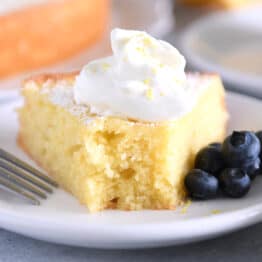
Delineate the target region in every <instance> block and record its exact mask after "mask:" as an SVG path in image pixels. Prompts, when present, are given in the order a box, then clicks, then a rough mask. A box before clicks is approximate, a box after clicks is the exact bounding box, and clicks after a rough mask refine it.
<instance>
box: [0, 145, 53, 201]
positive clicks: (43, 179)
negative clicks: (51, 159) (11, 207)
mask: <svg viewBox="0 0 262 262" xmlns="http://www.w3.org/2000/svg"><path fill="white" fill-rule="evenodd" d="M0 185H1V186H2V187H3V188H5V189H7V190H8V191H11V192H13V193H16V194H17V195H19V196H21V197H22V198H24V199H27V200H29V201H30V202H31V203H32V204H34V205H40V201H39V198H41V199H46V198H47V194H51V193H52V192H53V187H57V186H58V185H57V183H56V182H54V181H53V180H52V179H51V178H50V177H48V176H47V175H45V174H43V173H42V172H40V171H39V170H37V169H35V168H34V167H32V166H30V165H29V164H27V163H25V162H24V161H22V160H20V159H18V158H17V157H15V156H14V155H12V154H10V153H8V152H6V151H5V150H3V149H1V148H0Z"/></svg>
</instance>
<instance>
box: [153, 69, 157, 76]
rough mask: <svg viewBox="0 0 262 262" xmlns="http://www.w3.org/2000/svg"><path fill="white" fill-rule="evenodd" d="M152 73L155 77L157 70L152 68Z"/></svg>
mask: <svg viewBox="0 0 262 262" xmlns="http://www.w3.org/2000/svg"><path fill="white" fill-rule="evenodd" d="M152 73H153V74H154V75H156V73H157V68H155V67H154V68H152Z"/></svg>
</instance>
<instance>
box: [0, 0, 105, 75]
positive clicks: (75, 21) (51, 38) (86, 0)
mask: <svg viewBox="0 0 262 262" xmlns="http://www.w3.org/2000/svg"><path fill="white" fill-rule="evenodd" d="M109 11H110V10H109V0H96V1H94V0H63V1H61V0H1V1H0V57H1V63H0V78H4V77H7V76H11V75H14V74H16V73H20V72H23V71H28V70H32V69H37V68H39V67H42V66H47V65H51V64H54V63H57V62H60V61H63V60H64V59H66V58H69V57H71V56H73V55H75V54H77V53H79V52H81V51H82V50H84V49H86V48H87V47H89V46H90V45H92V44H93V43H95V42H96V41H97V40H98V39H99V38H100V37H101V36H102V34H103V32H104V30H105V28H106V25H107V21H108V14H109Z"/></svg>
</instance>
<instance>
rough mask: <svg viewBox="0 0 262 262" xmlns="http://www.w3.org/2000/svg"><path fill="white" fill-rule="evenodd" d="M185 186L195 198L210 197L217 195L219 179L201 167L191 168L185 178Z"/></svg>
mask: <svg viewBox="0 0 262 262" xmlns="http://www.w3.org/2000/svg"><path fill="white" fill-rule="evenodd" d="M185 186H186V188H187V190H188V192H189V194H190V196H191V197H192V198H194V199H201V200H204V199H210V198H213V197H215V196H216V194H217V191H218V180H217V178H216V177H214V176H212V175H210V174H208V173H207V172H205V171H203V170H200V169H193V170H191V171H190V172H189V173H188V175H187V176H186V179H185Z"/></svg>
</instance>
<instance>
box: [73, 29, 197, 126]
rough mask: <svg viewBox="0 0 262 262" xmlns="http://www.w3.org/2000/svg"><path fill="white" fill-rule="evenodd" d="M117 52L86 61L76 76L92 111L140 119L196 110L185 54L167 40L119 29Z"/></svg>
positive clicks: (78, 93) (78, 92)
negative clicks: (187, 73)
mask: <svg viewBox="0 0 262 262" xmlns="http://www.w3.org/2000/svg"><path fill="white" fill-rule="evenodd" d="M111 45H112V50H113V55H112V56H109V57H105V58H102V59H98V60H95V61H92V62H90V63H89V64H87V65H86V66H85V67H84V68H83V69H82V71H81V72H80V74H79V75H78V76H77V78H76V83H75V86H74V98H75V101H76V103H77V104H84V105H88V106H90V111H91V113H93V114H97V115H102V116H117V117H123V118H130V119H135V120H139V121H147V122H148V121H149V122H159V121H165V120H173V119H177V118H179V117H181V116H182V115H184V114H185V113H187V112H189V111H191V110H192V108H193V106H194V104H195V102H196V99H197V94H198V93H199V92H198V91H197V89H196V88H195V86H192V85H188V82H187V77H186V74H185V65H186V62H185V59H184V57H183V56H182V55H181V54H180V53H179V52H178V50H177V49H176V48H175V47H173V46H172V45H170V44H169V43H167V42H164V41H162V40H157V39H155V38H153V37H151V36H150V35H148V34H147V33H145V32H141V31H133V30H122V29H114V30H113V31H112V33H111Z"/></svg>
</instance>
